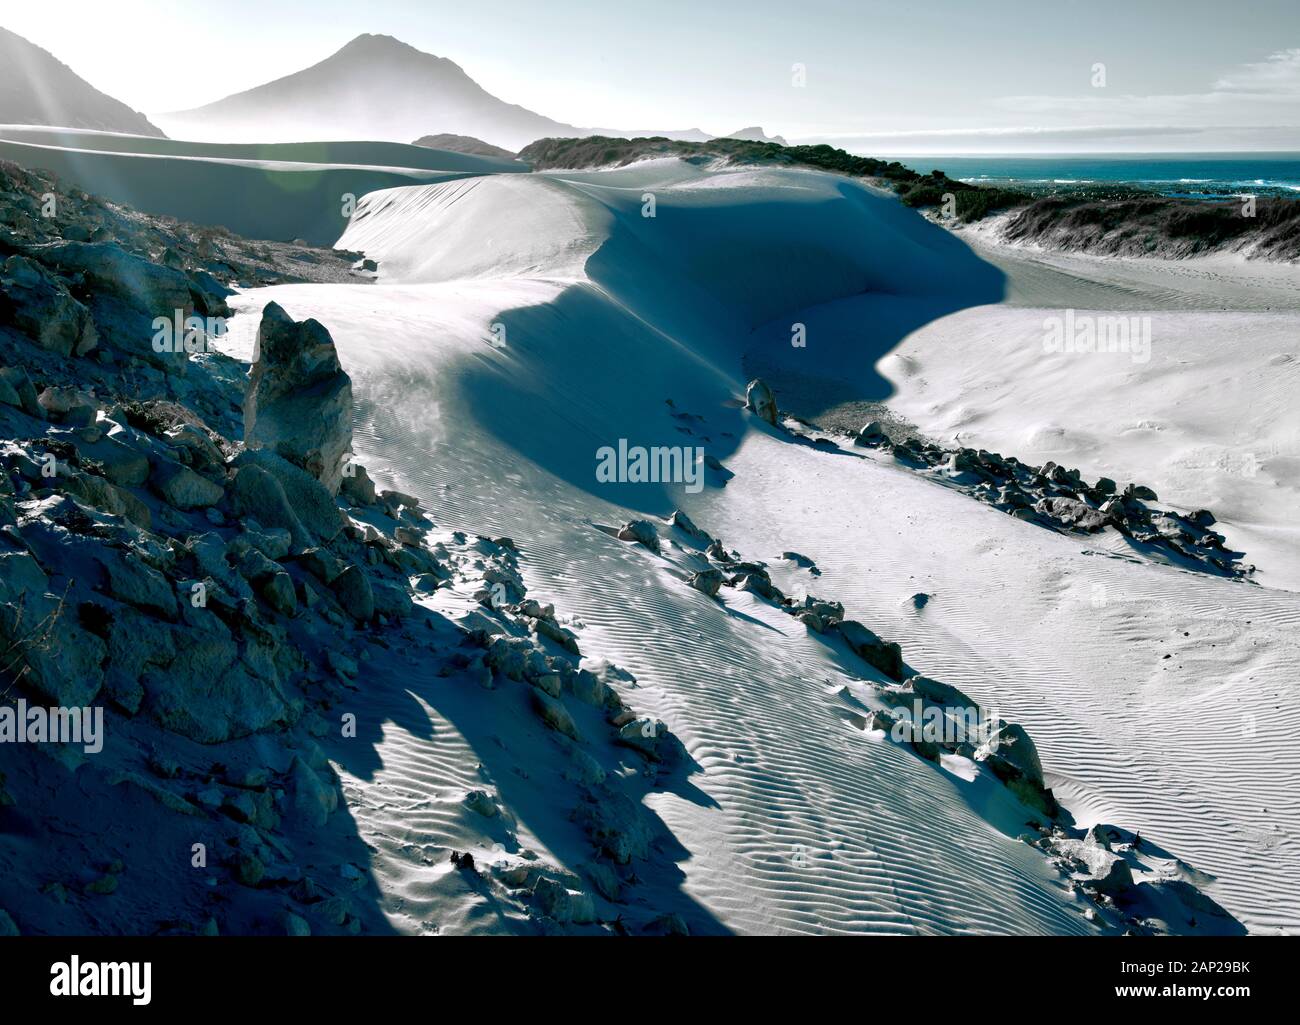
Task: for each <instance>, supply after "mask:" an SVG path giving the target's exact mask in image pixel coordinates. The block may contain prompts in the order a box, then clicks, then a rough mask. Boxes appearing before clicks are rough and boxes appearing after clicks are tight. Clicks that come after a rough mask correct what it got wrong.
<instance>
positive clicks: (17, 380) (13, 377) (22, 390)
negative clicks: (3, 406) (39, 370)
mask: <svg viewBox="0 0 1300 1025" xmlns="http://www.w3.org/2000/svg"><path fill="white" fill-rule="evenodd" d="M0 382H3V383H4V384H6V385H8V389H6V390H7V391H12V392H13V393H14V395H16V396H17V398H18V401H17V403H14V402H7V405H10V406H13V405H17V406H18V408H20V409H21V410H22V411H23V412H24V413H26V414H27V415H28V416H34V417H36V419H38V420H44V419H45V410H44V409H42V408H41V403H40V399H39V398H37V395H36V388H35V387H34V386H33V385H32V380H31V378H30V377H28V376H27V371H26V370H24V369H23V368H22V367H0Z"/></svg>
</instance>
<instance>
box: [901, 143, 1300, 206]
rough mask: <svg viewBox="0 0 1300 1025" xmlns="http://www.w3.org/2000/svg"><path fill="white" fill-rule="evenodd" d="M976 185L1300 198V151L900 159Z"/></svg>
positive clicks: (910, 165) (912, 165)
mask: <svg viewBox="0 0 1300 1025" xmlns="http://www.w3.org/2000/svg"><path fill="white" fill-rule="evenodd" d="M897 159H898V160H899V162H900V163H902V164H904V165H906V166H907V167H911V168H913V169H914V170H917V171H922V172H926V171H931V170H941V171H944V172H945V173H946V174H948V175H949V176H950V177H952V178H957V179H959V180H961V181H967V182H971V183H972V184H975V185H1012V184H1022V185H1032V186H1034V187H1035V188H1044V187H1050V186H1054V185H1055V186H1060V187H1062V188H1066V189H1068V188H1071V187H1077V186H1086V185H1105V184H1126V185H1134V186H1137V187H1139V188H1145V189H1151V190H1152V191H1155V192H1160V193H1163V194H1165V195H1170V196H1184V195H1185V196H1207V195H1210V196H1215V195H1217V196H1222V195H1239V194H1243V193H1250V194H1256V195H1283V196H1289V197H1292V198H1297V199H1300V153H1173V154H1171V153H1147V154H1144V153H1134V154H1124V155H1113V156H1112V155H1104V154H1103V155H1097V156H1080V155H1077V154H1064V155H1060V156H996V155H994V156H954V157H944V156H926V157H898V158H897Z"/></svg>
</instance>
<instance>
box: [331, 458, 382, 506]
mask: <svg viewBox="0 0 1300 1025" xmlns="http://www.w3.org/2000/svg"><path fill="white" fill-rule="evenodd" d="M339 493H340V494H341V495H342V496H343V497H344V498H346V499H347V500H348V501H349V502H351V503H352V504H353V505H356V506H362V507H365V506H372V505H376V504H377V503H378V502H379V496H378V494H377V493H376V492H375V482H374V481H373V480H371V479H370V474H369V473H368V472H366V468H365V467H364V466H362V465H360V464H359V463H353V462H349V463H348V464H347V465H346V466H345V467H344V468H343V479H342V481H341V482H340V483H339Z"/></svg>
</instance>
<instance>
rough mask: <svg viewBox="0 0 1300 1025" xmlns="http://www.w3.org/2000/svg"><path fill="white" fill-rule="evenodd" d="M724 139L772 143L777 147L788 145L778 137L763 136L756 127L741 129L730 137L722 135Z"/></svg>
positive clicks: (760, 130) (761, 130)
mask: <svg viewBox="0 0 1300 1025" xmlns="http://www.w3.org/2000/svg"><path fill="white" fill-rule="evenodd" d="M723 138H724V139H739V140H741V141H742V142H774V143H776V144H777V145H778V146H786V145H789V144H788V143H787V142H786V141H785V140H784V139H783V138H781V136H779V135H764V134H763V129H762V128H760V127H759V126H758V125H755V126H754V127H752V128H742V129H741V130H740V131H738V132H732V133H731V134H730V135H724V136H723Z"/></svg>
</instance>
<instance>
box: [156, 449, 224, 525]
mask: <svg viewBox="0 0 1300 1025" xmlns="http://www.w3.org/2000/svg"><path fill="white" fill-rule="evenodd" d="M149 484H150V486H151V487H152V488H153V489H154V491H156V492H157V493H158V495H159V497H160V498H162V499H163V501H165V502H166V503H167V504H168V505H170V506H172V508H174V509H180V510H181V511H182V512H189V511H190V510H191V509H206V508H208V507H209V506H213V505H216V504H217V503H218V502H220V501H221V499H222V498H224V497H225V494H226V492H225V489H224V488H222V486H221V485H220V484H217V483H216V482H215V481H210V480H208V478H206V477H202V476H200V475H199V474H197V473H195V472H194V471H193V470H191V469H190V468H189V467H188V466H182V465H181V464H180V463H173V462H172V461H171V460H163V459H160V460H158V461H157V463H156V465H155V466H154V467H153V473H152V476H151V477H150V481H149Z"/></svg>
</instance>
